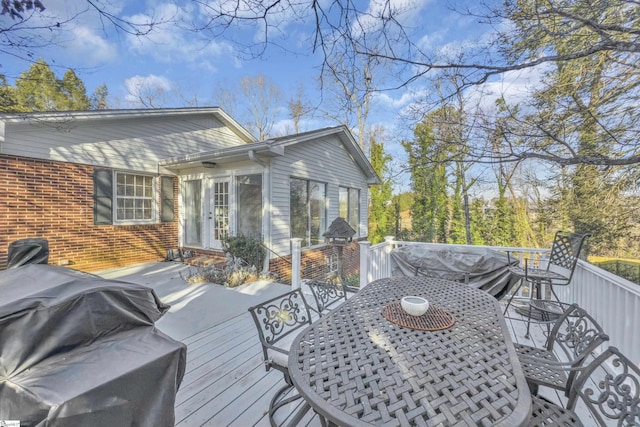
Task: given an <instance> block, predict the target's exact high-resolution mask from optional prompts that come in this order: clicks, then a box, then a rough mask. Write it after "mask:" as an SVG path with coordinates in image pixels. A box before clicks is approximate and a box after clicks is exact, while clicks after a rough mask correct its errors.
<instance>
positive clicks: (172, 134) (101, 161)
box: [2, 115, 244, 172]
mask: <svg viewBox="0 0 640 427" xmlns="http://www.w3.org/2000/svg"><path fill="white" fill-rule="evenodd" d="M243 143H244V142H243V141H242V140H241V139H240V138H238V136H236V135H235V134H234V133H233V132H232V131H231V130H230V129H229V128H227V127H226V126H225V125H224V124H222V123H221V122H220V121H218V120H216V119H215V118H214V117H213V116H212V115H198V116H193V117H188V118H185V117H184V116H183V117H176V118H168V117H151V118H116V119H105V120H90V121H71V120H70V121H67V122H64V121H60V122H57V123H51V122H39V123H38V122H33V123H31V124H30V125H25V124H24V123H19V124H15V123H12V124H7V125H6V128H5V142H4V143H3V144H2V153H3V154H10V155H16V156H24V157H33V158H38V159H46V160H57V161H64V162H72V163H81V164H89V165H101V166H106V167H113V168H121V169H131V170H137V171H147V172H157V168H158V165H157V162H158V160H161V159H165V158H169V157H174V156H180V155H185V154H194V153H198V152H201V151H209V150H215V149H219V148H226V147H232V146H236V145H241V144H243Z"/></svg>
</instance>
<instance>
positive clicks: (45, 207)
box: [0, 155, 178, 271]
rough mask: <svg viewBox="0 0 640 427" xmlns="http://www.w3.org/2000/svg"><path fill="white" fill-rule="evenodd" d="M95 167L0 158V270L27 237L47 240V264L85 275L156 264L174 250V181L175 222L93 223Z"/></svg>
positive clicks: (175, 225)
mask: <svg viewBox="0 0 640 427" xmlns="http://www.w3.org/2000/svg"><path fill="white" fill-rule="evenodd" d="M93 169H94V168H93V167H91V166H86V165H77V164H73V163H64V162H53V161H46V160H37V159H31V158H24V157H16V156H6V155H0V186H1V188H2V192H1V193H0V268H5V267H6V263H7V249H8V246H9V244H10V243H11V242H12V241H14V240H17V239H23V238H29V237H37V238H42V239H46V240H47V241H48V242H49V264H53V265H58V264H66V262H67V261H68V262H69V264H68V265H69V267H71V268H74V269H78V270H83V271H96V270H100V269H105V268H112V267H118V266H124V265H130V264H137V263H141V262H148V261H160V260H163V259H164V258H165V256H166V250H167V249H168V248H172V247H177V245H178V221H177V218H178V214H177V208H178V197H177V191H178V183H177V180H175V179H174V195H175V197H174V212H175V220H174V221H173V222H170V223H160V224H151V225H127V226H116V225H94V224H93ZM158 185H159V184H158Z"/></svg>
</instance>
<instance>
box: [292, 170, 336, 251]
mask: <svg viewBox="0 0 640 427" xmlns="http://www.w3.org/2000/svg"><path fill="white" fill-rule="evenodd" d="M293 179H295V180H297V181H303V182H305V183H306V193H307V200H306V203H305V204H306V210H307V225H306V232H305V237H304V238H303V239H302V247H304V248H310V247H314V246H320V245H323V244H324V242H318V243H314V244H311V192H310V191H309V190H310V187H311V184H312V183H314V184H319V185H321V186H322V189H323V194H324V198H323V200H322V205H323V206H322V208H323V213H322V215H321V216H320V219H321V221H322V222H323V224H320V229H321V230H320V231H321V232H322V229H324V230H326V228H327V226H328V225H327V221H328V220H327V214H328V208H329V197H328V192H327V191H328V188H327V187H328V185H327V183H326V182H323V181H317V180H314V179H309V178H298V177H296V176H290V177H289V203H291V180H293ZM289 214H291V206H290V207H289ZM289 221H290V224H291V219H290V220H289ZM292 231H293V230H292V229H291V226H290V227H289V237H290V238H291V237H292Z"/></svg>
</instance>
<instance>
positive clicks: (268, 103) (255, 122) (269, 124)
mask: <svg viewBox="0 0 640 427" xmlns="http://www.w3.org/2000/svg"><path fill="white" fill-rule="evenodd" d="M237 84H238V87H239V90H238V89H236V90H234V89H233V84H231V83H225V84H222V83H221V84H220V85H219V87H218V90H216V93H215V94H214V97H215V99H216V101H217V102H218V105H219V106H220V107H222V109H224V110H225V111H226V112H227V113H228V114H230V115H232V116H233V117H234V118H236V119H238V120H239V121H241V122H242V123H243V124H244V126H246V128H247V129H248V130H249V131H251V132H253V133H254V135H255V136H256V137H257V138H258V140H259V141H264V140H265V139H268V138H269V137H270V136H277V135H272V131H273V126H274V124H275V122H276V118H277V115H278V108H279V107H280V103H281V101H282V90H281V89H280V87H279V86H278V85H277V84H276V83H274V82H273V81H272V80H271V79H269V78H268V77H265V76H263V75H261V74H258V75H256V76H245V77H242V78H241V79H240V81H239V82H238V83H237ZM237 93H241V94H242V96H237V95H236V94H237Z"/></svg>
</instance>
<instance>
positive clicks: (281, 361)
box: [249, 289, 311, 426]
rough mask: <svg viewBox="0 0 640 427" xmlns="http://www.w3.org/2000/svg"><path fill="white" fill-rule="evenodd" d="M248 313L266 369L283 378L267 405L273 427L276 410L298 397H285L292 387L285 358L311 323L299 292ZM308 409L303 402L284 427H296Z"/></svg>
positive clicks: (267, 303)
mask: <svg viewBox="0 0 640 427" xmlns="http://www.w3.org/2000/svg"><path fill="white" fill-rule="evenodd" d="M249 311H250V312H251V315H252V317H253V320H254V322H255V324H256V327H257V328H258V336H259V338H260V343H261V344H262V352H263V356H264V364H265V368H266V370H267V371H269V370H270V369H271V368H274V369H277V370H279V371H280V372H282V374H283V375H284V380H285V385H284V386H282V387H281V388H280V389H278V391H277V392H276V394H275V395H274V396H273V398H272V399H271V403H270V404H269V422H270V423H271V426H276V425H277V423H276V421H275V420H274V415H275V413H276V411H278V409H280V408H282V407H283V406H285V405H288V404H290V403H292V402H294V401H296V400H298V399H300V398H301V396H300V395H299V394H297V393H296V394H294V395H292V396H287V395H288V393H289V392H290V391H291V390H292V389H293V388H294V386H293V383H292V382H291V378H290V376H289V368H288V358H289V351H290V348H291V344H292V343H293V340H294V339H295V338H296V336H297V335H298V333H300V332H302V329H303V328H305V327H306V326H308V325H310V324H311V311H310V309H309V305H308V304H307V301H306V300H305V299H304V296H303V294H302V291H301V290H300V289H296V290H293V291H291V292H287V293H285V294H283V295H280V296H277V297H275V298H272V299H270V300H268V301H265V302H263V303H261V304H258V305H256V306H253V307H250V308H249ZM309 409H310V406H309V405H308V404H307V403H306V402H304V403H303V404H302V405H301V406H300V407H299V409H298V410H297V412H296V414H295V415H294V416H293V417H292V419H291V421H290V422H289V424H288V425H290V426H295V425H297V424H298V423H299V422H300V420H301V419H302V418H303V417H304V415H305V414H306V413H307V412H308V410H309Z"/></svg>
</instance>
